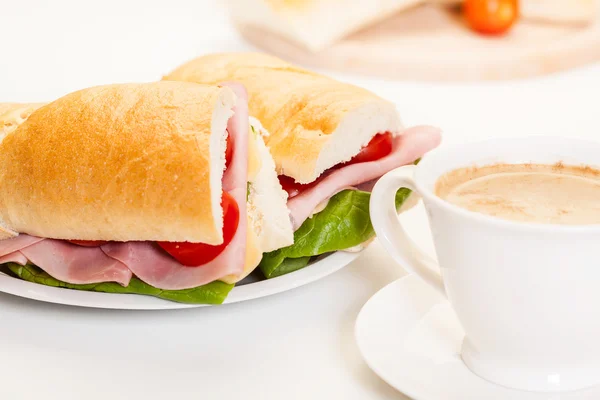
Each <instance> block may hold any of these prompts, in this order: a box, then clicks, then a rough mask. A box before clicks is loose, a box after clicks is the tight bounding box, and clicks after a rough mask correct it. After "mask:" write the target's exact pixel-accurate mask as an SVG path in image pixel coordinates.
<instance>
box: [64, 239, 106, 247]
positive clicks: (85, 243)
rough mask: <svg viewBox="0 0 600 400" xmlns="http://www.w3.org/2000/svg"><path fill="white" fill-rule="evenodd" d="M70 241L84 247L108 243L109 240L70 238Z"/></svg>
mask: <svg viewBox="0 0 600 400" xmlns="http://www.w3.org/2000/svg"><path fill="white" fill-rule="evenodd" d="M68 242H71V243H73V244H76V245H78V246H83V247H100V246H102V245H103V244H106V243H108V241H107V240H68Z"/></svg>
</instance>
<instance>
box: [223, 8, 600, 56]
mask: <svg viewBox="0 0 600 400" xmlns="http://www.w3.org/2000/svg"><path fill="white" fill-rule="evenodd" d="M424 3H434V4H437V5H439V6H440V7H448V6H456V5H459V4H460V3H462V0H229V5H230V7H229V9H230V13H231V15H232V18H233V20H234V22H235V23H236V24H237V25H238V26H241V27H244V26H252V27H260V28H261V29H264V30H267V31H270V32H272V33H275V34H277V35H280V36H281V37H283V38H285V39H287V40H291V41H293V42H294V43H296V44H297V45H299V46H301V47H304V48H306V49H308V50H310V51H312V52H317V51H320V50H323V49H325V48H327V47H329V46H331V45H332V44H334V43H335V42H337V41H339V40H340V39H342V38H344V37H346V36H348V35H349V34H351V33H354V32H357V31H359V30H361V29H363V28H366V27H370V26H373V25H376V24H377V23H378V22H380V21H383V20H385V19H386V18H389V17H391V16H392V15H394V14H397V13H401V12H403V11H405V10H408V9H411V8H414V7H415V6H418V5H421V4H424ZM599 4H600V1H598V0H519V8H520V16H521V17H522V18H523V19H527V20H532V21H539V22H544V23H553V24H587V23H590V22H593V21H594V20H595V19H596V17H597V16H598V9H599Z"/></svg>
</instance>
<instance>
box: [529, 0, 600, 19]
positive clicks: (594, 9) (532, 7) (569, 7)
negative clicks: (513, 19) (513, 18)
mask: <svg viewBox="0 0 600 400" xmlns="http://www.w3.org/2000/svg"><path fill="white" fill-rule="evenodd" d="M598 4H599V2H598V1H597V0H521V1H520V7H521V16H523V18H529V19H532V20H540V21H546V22H566V23H578V24H586V23H589V22H592V21H593V20H594V19H595V18H596V16H597V15H598Z"/></svg>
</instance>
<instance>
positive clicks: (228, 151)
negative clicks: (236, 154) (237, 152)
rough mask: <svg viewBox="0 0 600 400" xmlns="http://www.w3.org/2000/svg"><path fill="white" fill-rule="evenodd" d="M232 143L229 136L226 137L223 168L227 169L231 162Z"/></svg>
mask: <svg viewBox="0 0 600 400" xmlns="http://www.w3.org/2000/svg"><path fill="white" fill-rule="evenodd" d="M232 141H233V139H232V138H231V135H227V147H226V148H225V168H229V164H231V160H233V144H232V143H231V142H232Z"/></svg>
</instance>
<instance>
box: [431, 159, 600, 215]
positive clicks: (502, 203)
mask: <svg viewBox="0 0 600 400" xmlns="http://www.w3.org/2000/svg"><path fill="white" fill-rule="evenodd" d="M435 193H436V194H437V195H438V196H439V197H441V198H442V199H444V200H446V201H448V202H450V203H452V204H455V205H457V206H459V207H462V208H465V209H467V210H470V211H475V212H478V213H482V214H487V215H492V216H495V217H499V218H503V219H508V220H513V221H521V222H537V223H546V224H563V225H587V224H600V170H597V169H593V168H590V167H578V166H568V165H563V164H562V163H558V164H554V165H544V164H495V165H489V166H483V167H469V168H460V169H457V170H454V171H451V172H449V173H447V174H445V175H443V176H442V177H441V178H440V179H438V181H437V182H436V187H435Z"/></svg>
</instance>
